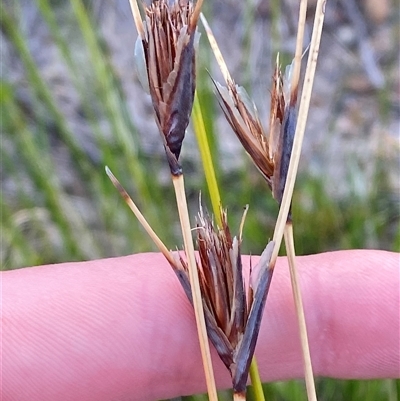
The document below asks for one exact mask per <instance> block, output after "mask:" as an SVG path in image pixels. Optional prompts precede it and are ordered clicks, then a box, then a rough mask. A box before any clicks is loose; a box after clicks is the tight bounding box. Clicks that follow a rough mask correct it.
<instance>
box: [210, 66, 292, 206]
mask: <svg viewBox="0 0 400 401" xmlns="http://www.w3.org/2000/svg"><path fill="white" fill-rule="evenodd" d="M285 81H286V80H285ZM214 84H215V87H216V90H217V94H218V100H219V104H220V106H221V108H222V110H223V112H224V114H225V116H226V118H227V120H228V122H229V124H230V125H231V127H232V129H233V131H234V132H235V134H236V136H237V137H238V139H239V140H240V142H241V143H242V145H243V147H244V148H245V150H246V152H247V153H248V154H249V155H250V157H251V159H252V160H253V162H254V164H255V165H256V166H257V168H258V169H259V170H260V172H261V174H262V175H263V177H264V178H265V180H266V181H267V183H268V185H269V187H270V189H271V191H272V195H273V197H274V198H275V199H276V200H277V202H278V203H280V202H281V200H282V195H283V190H284V188H285V182H286V176H287V170H288V166H289V161H290V154H291V150H292V146H293V137H294V132H295V128H296V120H297V113H296V108H295V105H294V104H292V102H291V101H290V100H289V99H288V98H289V95H288V94H286V93H285V91H284V87H283V85H284V79H283V76H282V72H281V69H280V66H279V59H277V63H276V67H275V71H274V75H273V80H272V89H271V110H270V118H269V131H268V134H267V133H265V131H264V129H263V126H262V124H261V122H260V120H259V117H258V113H257V108H256V106H255V104H254V102H253V101H252V100H251V99H250V97H249V96H248V94H247V92H246V90H245V89H244V88H243V87H241V86H238V85H237V84H235V82H234V81H233V79H232V78H230V77H227V80H226V84H227V86H226V87H224V86H222V85H221V84H219V83H218V82H216V81H214Z"/></svg>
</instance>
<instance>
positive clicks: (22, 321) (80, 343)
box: [1, 250, 400, 401]
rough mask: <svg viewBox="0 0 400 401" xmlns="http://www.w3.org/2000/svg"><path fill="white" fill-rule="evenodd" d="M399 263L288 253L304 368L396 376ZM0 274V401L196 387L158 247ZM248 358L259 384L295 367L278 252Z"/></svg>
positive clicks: (291, 319)
mask: <svg viewBox="0 0 400 401" xmlns="http://www.w3.org/2000/svg"><path fill="white" fill-rule="evenodd" d="M243 259H244V265H245V266H246V268H247V267H248V264H249V258H248V257H243ZM257 260H258V258H257V257H253V258H252V262H253V266H254V265H255V263H256V261H257ZM399 261H400V259H399V254H395V253H390V252H384V251H367V250H363V251H338V252H331V253H325V254H319V255H313V256H303V257H298V258H297V263H298V269H299V276H300V283H301V288H302V293H303V301H304V307H305V313H306V319H307V324H308V332H309V339H310V346H311V354H312V359H313V365H314V372H315V374H316V375H320V376H331V377H338V378H395V377H399V371H400V351H399V320H400V318H399V305H400V301H399ZM1 279H2V291H3V293H2V301H3V303H2V330H3V332H2V352H3V355H2V385H3V387H2V400H4V401H11V400H18V401H24V400H30V401H36V400H40V401H53V400H58V401H65V400H79V401H89V400H96V401H103V400H104V401H105V400H140V401H147V400H157V399H162V398H169V397H174V396H177V395H184V394H193V393H199V392H204V391H205V388H206V387H205V382H204V374H203V369H202V365H201V358H200V351H199V345H198V341H197V334H196V329H195V324H194V317H193V311H192V308H191V306H190V304H189V302H188V301H187V299H186V297H185V295H184V293H183V290H182V289H181V287H180V284H179V282H178V280H177V279H176V277H175V275H174V273H173V271H172V269H171V268H170V266H169V265H168V263H167V262H166V261H165V260H164V258H163V256H162V255H160V254H156V253H148V254H137V255H132V256H127V257H121V258H115V259H104V260H97V261H90V262H81V263H65V264H60V265H50V266H41V267H34V268H27V269H21V270H15V271H9V272H3V273H2V274H1ZM212 353H213V361H214V368H215V373H216V378H217V383H218V387H219V388H227V387H229V386H230V377H229V375H228V373H227V371H226V369H225V367H224V366H223V364H222V363H221V362H220V360H219V358H218V356H217V355H216V353H215V351H214V350H213V349H212ZM256 355H257V360H258V364H259V367H260V372H261V376H262V379H263V380H264V381H270V380H284V379H290V378H298V377H302V375H303V373H302V372H303V369H302V362H301V354H300V344H299V336H298V329H297V320H296V317H295V313H294V305H293V299H292V293H291V289H290V280H289V272H288V267H287V262H286V259H285V258H279V259H278V262H277V265H276V268H275V272H274V277H273V280H272V284H271V289H270V293H269V295H268V299H267V304H266V309H265V313H264V318H263V322H262V325H261V330H260V336H259V341H258V344H257V348H256Z"/></svg>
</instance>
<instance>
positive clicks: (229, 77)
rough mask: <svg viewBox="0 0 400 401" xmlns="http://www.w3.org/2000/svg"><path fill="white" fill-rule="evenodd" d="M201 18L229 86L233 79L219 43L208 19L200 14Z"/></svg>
mask: <svg viewBox="0 0 400 401" xmlns="http://www.w3.org/2000/svg"><path fill="white" fill-rule="evenodd" d="M200 18H201V22H202V24H203V26H204V29H205V30H206V33H207V37H208V41H209V42H210V46H211V49H212V51H213V53H214V56H215V59H216V60H217V63H218V66H219V68H220V70H221V72H222V76H223V77H224V80H225V82H226V84H227V85H228V82H232V78H231V75H230V74H229V70H228V67H227V65H226V63H225V60H224V57H223V56H222V53H221V50H219V47H218V44H217V41H216V40H215V37H214V34H213V33H212V31H211V28H210V25H208V22H207V20H206V18H205V17H204V15H203V14H200Z"/></svg>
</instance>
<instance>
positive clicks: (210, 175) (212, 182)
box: [192, 91, 222, 227]
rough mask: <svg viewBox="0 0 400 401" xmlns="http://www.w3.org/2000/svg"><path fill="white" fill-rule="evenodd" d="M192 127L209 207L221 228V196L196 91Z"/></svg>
mask: <svg viewBox="0 0 400 401" xmlns="http://www.w3.org/2000/svg"><path fill="white" fill-rule="evenodd" d="M192 115H193V126H194V132H195V134H196V138H197V142H198V144H199V149H200V155H201V161H202V163H203V169H204V174H205V176H206V182H207V187H208V192H209V193H210V198H211V205H212V208H213V212H214V215H215V219H216V221H217V224H218V225H219V226H220V227H221V226H222V220H221V210H220V208H221V196H220V194H219V189H218V184H217V178H216V176H215V170H214V165H213V162H212V158H211V152H210V146H209V144H208V139H207V134H206V128H205V125H204V120H203V115H202V113H201V107H200V102H199V98H198V96H197V91H196V93H195V95H194V103H193V114H192Z"/></svg>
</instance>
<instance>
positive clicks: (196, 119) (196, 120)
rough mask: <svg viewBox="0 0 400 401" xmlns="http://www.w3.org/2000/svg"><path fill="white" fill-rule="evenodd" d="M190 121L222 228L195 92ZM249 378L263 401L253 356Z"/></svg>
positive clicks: (257, 399) (214, 182)
mask: <svg viewBox="0 0 400 401" xmlns="http://www.w3.org/2000/svg"><path fill="white" fill-rule="evenodd" d="M192 116H193V117H192V120H193V126H194V131H195V134H196V138H197V142H198V144H199V149H200V155H201V161H202V163H203V168H204V174H205V176H206V182H207V187H208V192H209V193H210V198H211V204H212V207H213V212H214V215H215V219H216V222H217V224H218V225H219V226H220V227H221V226H222V218H221V197H220V194H219V189H218V183H217V179H216V177H215V170H214V165H213V162H212V158H211V152H210V147H209V145H208V140H207V135H206V130H205V126H204V120H203V115H202V113H201V107H200V102H199V98H198V96H197V92H196V93H195V96H194V103H193V113H192ZM250 378H251V383H252V385H253V390H254V399H255V400H256V401H265V398H264V393H263V389H262V385H261V379H260V373H259V371H258V366H257V361H256V358H255V357H254V356H253V359H252V361H251V365H250Z"/></svg>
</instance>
